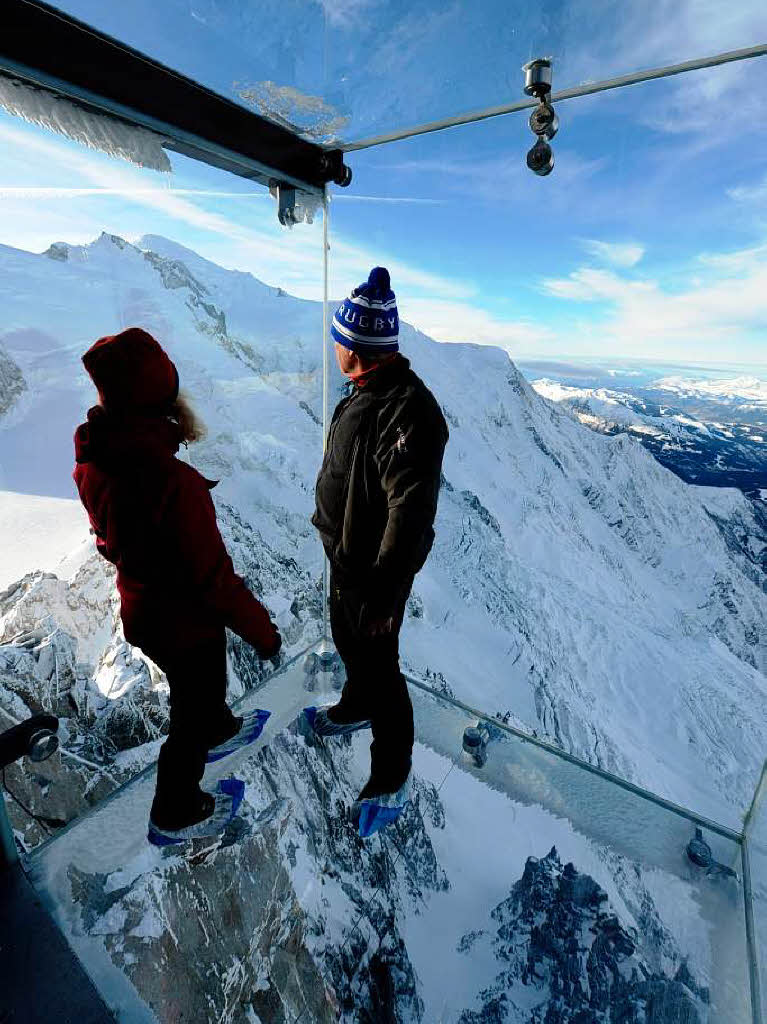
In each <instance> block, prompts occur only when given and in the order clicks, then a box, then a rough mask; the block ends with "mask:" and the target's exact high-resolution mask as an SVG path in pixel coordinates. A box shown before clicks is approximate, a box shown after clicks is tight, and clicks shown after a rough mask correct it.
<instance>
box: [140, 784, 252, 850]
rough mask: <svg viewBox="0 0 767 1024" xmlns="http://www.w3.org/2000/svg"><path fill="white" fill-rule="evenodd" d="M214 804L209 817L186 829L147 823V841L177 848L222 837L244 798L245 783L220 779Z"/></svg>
mask: <svg viewBox="0 0 767 1024" xmlns="http://www.w3.org/2000/svg"><path fill="white" fill-rule="evenodd" d="M213 795H214V796H215V798H216V804H215V807H214V808H213V813H212V814H211V815H210V817H208V818H205V819H204V820H203V821H198V822H197V824H196V825H189V826H187V828H179V829H164V828H158V827H157V825H155V824H153V822H152V820H151V819H150V821H149V831H148V832H147V839H148V840H149V842H150V843H151V844H152V845H153V846H178V845H180V844H181V843H187V842H189V841H190V840H191V839H204V838H206V837H207V836H217V835H222V834H223V833H224V832H225V831H226V828H227V826H228V825H229V822H230V821H231V820H232V819H233V818H234V817H235V815H236V814H237V812H238V810H239V809H240V805H241V804H242V801H243V798H244V796H245V783H244V782H243V781H242V780H241V779H235V778H229V779H221V780H220V782H219V783H218V785H217V786H216V789H215V792H214V794H213Z"/></svg>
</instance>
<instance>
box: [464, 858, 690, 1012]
mask: <svg viewBox="0 0 767 1024" xmlns="http://www.w3.org/2000/svg"><path fill="white" fill-rule="evenodd" d="M648 910H649V913H648V917H649V919H648V920H646V921H645V922H643V923H644V927H643V929H642V932H641V933H640V932H638V931H637V929H636V928H633V927H625V926H624V925H623V924H622V923H621V921H620V920H619V919H618V917H617V915H616V914H615V913H614V912H612V911H611V908H610V906H609V900H608V896H607V893H606V892H605V891H604V890H603V889H602V888H601V887H600V886H599V885H598V884H597V883H596V882H595V881H594V879H593V878H590V877H589V876H588V875H586V874H581V873H580V872H579V871H578V870H577V869H576V867H575V866H574V865H573V864H565V865H564V866H563V865H562V862H561V860H560V859H559V856H558V855H557V851H556V848H552V849H551V851H550V852H549V853H548V854H547V855H546V856H545V857H543V858H541V859H538V858H536V857H530V858H528V861H527V863H526V865H525V870H524V874H523V875H522V878H520V880H519V881H518V882H516V883H515V885H514V886H513V888H512V890H511V894H510V896H509V898H508V899H507V900H504V902H503V903H501V904H499V905H498V906H497V907H496V908H495V909H494V910H493V912H492V915H491V916H492V919H493V921H494V924H495V930H494V933H493V934H492V938H491V949H492V955H493V956H494V957H495V959H496V960H497V962H498V964H499V968H500V970H499V972H498V975H497V976H496V979H495V981H494V982H493V984H492V985H490V986H489V987H488V988H487V989H485V990H484V991H483V992H482V993H481V996H480V1002H481V1007H480V1009H478V1010H475V1009H467V1010H465V1011H464V1012H463V1013H462V1014H461V1017H460V1024H502V1022H506V1021H509V1022H511V1021H513V1022H515V1024H517V1022H518V1024H522V1022H524V1024H596V1022H604V1024H610V1022H613V1024H618V1022H620V1024H661V1022H663V1024H701V1022H703V1021H706V1020H707V1019H708V1003H709V996H708V991H707V990H706V989H705V988H703V987H700V986H699V985H698V984H696V982H695V979H694V978H693V976H692V974H691V973H690V971H689V969H688V967H687V965H686V964H685V962H684V961H683V960H681V961H680V960H679V955H678V952H677V951H675V950H674V949H673V944H672V943H670V941H669V936H668V935H667V934H666V933H665V930H664V928H663V926H662V924H661V922H660V920H659V919H658V917H657V914H656V913H655V911H654V908H648ZM485 938H487V934H486V933H485V932H481V931H480V932H473V933H471V934H469V935H466V936H464V939H463V940H462V943H461V951H462V952H465V953H466V954H467V955H468V954H470V953H471V951H472V949H473V948H474V947H475V945H476V944H477V943H478V942H481V941H482V940H483V939H485ZM662 951H663V952H665V953H666V954H667V955H668V958H669V960H670V962H671V963H672V964H673V963H674V961H676V962H677V963H678V966H677V967H676V969H675V970H673V969H672V971H671V972H670V973H669V972H668V970H661V969H659V967H658V966H657V965H658V964H659V962H660V960H661V956H660V954H661V952H662Z"/></svg>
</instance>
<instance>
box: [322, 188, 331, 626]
mask: <svg viewBox="0 0 767 1024" xmlns="http://www.w3.org/2000/svg"><path fill="white" fill-rule="evenodd" d="M329 216H330V196H329V193H328V189H327V186H326V187H325V191H324V193H323V196H322V452H323V455H324V453H325V447H326V445H327V442H328V420H329V405H328V403H329V392H330V352H329V350H328V346H329V344H330V336H329V332H328V315H329V308H328V305H329V297H328V248H329V244H328V235H329V232H328V219H329ZM329 601H330V564H329V562H328V559H327V555H325V554H324V552H323V564H322V639H323V640H324V641H326V642H327V641H329V640H330V609H329Z"/></svg>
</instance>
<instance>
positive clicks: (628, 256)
mask: <svg viewBox="0 0 767 1024" xmlns="http://www.w3.org/2000/svg"><path fill="white" fill-rule="evenodd" d="M582 245H583V248H584V249H585V250H586V252H587V253H589V254H590V255H591V256H593V257H594V258H595V259H598V260H600V262H602V263H609V264H611V265H612V266H614V267H633V266H636V264H637V263H639V261H640V260H641V259H642V257H643V256H644V253H645V250H644V246H641V245H636V244H633V243H631V242H600V241H598V240H597V239H594V238H587V239H585V240H584V241H583V243H582Z"/></svg>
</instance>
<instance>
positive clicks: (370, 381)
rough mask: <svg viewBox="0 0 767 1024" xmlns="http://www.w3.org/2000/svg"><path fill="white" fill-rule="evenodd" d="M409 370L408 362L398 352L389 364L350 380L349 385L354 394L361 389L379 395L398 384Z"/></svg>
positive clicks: (374, 368)
mask: <svg viewBox="0 0 767 1024" xmlns="http://www.w3.org/2000/svg"><path fill="white" fill-rule="evenodd" d="M409 369H410V360H409V359H407V358H406V357H405V356H403V355H402V354H401V353H400V352H398V353H397V355H396V356H395V357H394V359H392V360H391V362H387V363H384V364H383V365H382V366H376V367H373V368H371V369H370V370H368V371H367V372H366V373H365V374H364V375H363V376H362V378H359V377H358V378H356V379H350V381H349V383H350V384H351V385H352V388H353V390H354V391H355V392H356V391H357V390H359V389H363V390H364V391H366V392H367V391H371V392H374V393H375V394H381V393H383V392H385V391H388V390H389V389H390V388H391V387H393V386H394V385H395V384H397V383H399V381H400V380H402V378H403V377H404V376H405V374H406V373H407V372H408V370H409Z"/></svg>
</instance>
